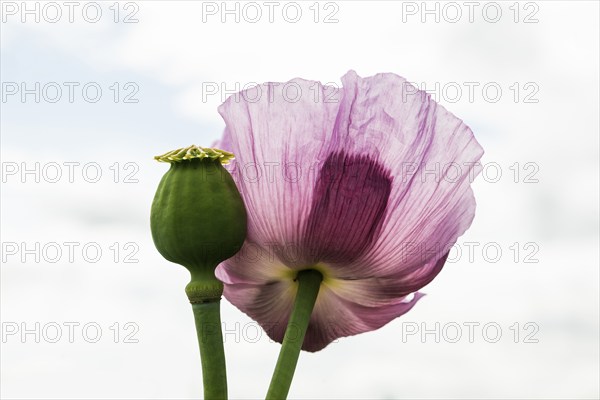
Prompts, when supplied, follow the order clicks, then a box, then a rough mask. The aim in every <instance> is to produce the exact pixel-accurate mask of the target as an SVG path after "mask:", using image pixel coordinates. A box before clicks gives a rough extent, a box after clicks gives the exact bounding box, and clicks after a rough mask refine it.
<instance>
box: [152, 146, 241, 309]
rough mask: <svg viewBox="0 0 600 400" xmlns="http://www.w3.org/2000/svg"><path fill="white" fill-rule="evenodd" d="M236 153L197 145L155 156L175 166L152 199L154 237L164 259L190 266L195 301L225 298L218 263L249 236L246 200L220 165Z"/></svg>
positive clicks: (190, 288) (188, 289) (188, 290)
mask: <svg viewBox="0 0 600 400" xmlns="http://www.w3.org/2000/svg"><path fill="white" fill-rule="evenodd" d="M232 158H233V154H231V153H228V152H226V151H223V150H217V149H207V148H201V147H196V146H190V147H187V148H184V149H179V150H174V151H171V152H169V153H166V154H164V155H162V156H157V157H155V159H156V160H158V161H162V162H168V163H170V164H171V168H170V169H169V171H167V173H166V174H165V175H164V176H163V178H162V180H161V181H160V183H159V185H158V189H157V191H156V195H155V196H154V201H153V202H152V212H151V217H150V226H151V230H152V239H153V240H154V245H155V246H156V248H157V249H158V251H159V252H160V254H161V255H162V256H163V257H164V258H166V259H167V260H169V261H172V262H174V263H177V264H181V265H183V266H184V267H186V268H187V269H188V270H189V271H190V273H191V275H192V280H191V282H190V283H189V284H188V286H187V287H186V293H187V294H188V297H189V299H190V301H191V302H192V303H202V302H208V301H214V300H217V299H219V298H220V297H221V294H222V293H223V285H222V283H221V282H219V281H218V280H217V279H216V278H215V276H214V271H215V268H216V266H217V265H218V264H219V263H220V262H222V261H224V260H226V259H228V258H230V257H232V256H233V255H235V254H236V253H237V252H238V251H239V250H240V248H241V247H242V244H243V243H244V240H245V238H246V224H247V216H246V209H245V207H244V202H243V200H242V197H241V196H240V193H239V192H238V190H237V187H236V185H235V182H234V181H233V178H232V177H231V175H230V174H229V172H227V170H225V168H223V166H222V164H227V163H228V162H229V161H230V160H231V159H232Z"/></svg>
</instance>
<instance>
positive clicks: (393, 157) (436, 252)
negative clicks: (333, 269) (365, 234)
mask: <svg viewBox="0 0 600 400" xmlns="http://www.w3.org/2000/svg"><path fill="white" fill-rule="evenodd" d="M342 81H343V83H344V91H343V98H342V101H341V104H340V109H339V114H338V117H337V120H336V125H335V128H334V136H333V139H332V143H334V144H336V145H337V146H340V149H343V151H345V152H346V153H349V154H362V155H363V156H368V157H370V158H372V159H374V160H377V161H378V162H379V163H381V164H382V165H383V166H385V167H386V168H389V169H390V173H391V175H392V176H393V183H392V188H391V193H390V196H389V200H388V204H387V208H386V216H385V219H384V221H383V225H382V228H381V230H380V231H379V232H378V235H377V237H376V240H375V241H374V243H373V245H372V246H371V247H370V248H369V249H368V251H366V252H365V253H363V256H362V257H360V258H358V259H357V260H356V261H354V262H352V263H351V264H350V265H342V266H340V268H344V269H345V270H346V273H347V274H352V275H354V276H355V277H356V278H360V277H370V276H386V275H396V274H398V273H405V274H409V273H412V272H414V271H415V270H416V269H418V268H421V267H423V266H424V265H426V264H428V263H429V262H431V261H435V260H438V259H440V258H441V257H442V256H443V255H444V254H445V253H446V252H447V251H448V249H449V248H450V247H451V246H452V244H454V243H455V242H456V239H457V238H458V237H459V236H460V235H462V234H463V233H464V232H465V230H466V229H467V228H468V227H469V226H470V224H471V221H472V220H473V217H474V214H475V199H474V197H473V193H472V191H471V188H470V183H471V181H472V179H473V178H474V177H475V175H476V174H477V173H478V172H479V169H480V168H479V167H478V165H477V163H478V161H479V159H480V158H481V156H482V154H483V150H482V148H481V146H480V145H479V143H477V141H476V140H475V138H474V136H473V133H472V132H471V130H470V129H469V128H468V127H467V126H466V125H465V124H464V123H463V122H462V121H461V120H460V119H458V118H457V117H455V116H454V115H452V114H451V113H450V112H448V111H447V110H446V109H445V108H443V107H442V106H440V105H439V104H437V103H436V102H435V101H433V100H432V99H431V98H430V97H429V95H427V94H426V93H424V92H422V91H418V90H417V89H416V88H414V87H413V86H412V85H410V84H409V83H408V82H407V81H406V80H405V79H404V78H401V77H399V76H397V75H394V74H379V75H376V76H373V77H370V78H365V79H362V78H360V77H358V76H357V75H356V74H355V73H354V72H352V71H351V72H349V73H348V74H346V75H345V76H344V77H343V78H342ZM428 171H429V172H428Z"/></svg>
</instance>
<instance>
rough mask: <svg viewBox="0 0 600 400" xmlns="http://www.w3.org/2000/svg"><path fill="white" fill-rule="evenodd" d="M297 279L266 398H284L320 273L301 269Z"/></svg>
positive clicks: (303, 335) (312, 306)
mask: <svg viewBox="0 0 600 400" xmlns="http://www.w3.org/2000/svg"><path fill="white" fill-rule="evenodd" d="M296 280H297V281H298V293H297V294H296V300H295V302H294V308H293V310H292V315H291V316H290V319H289V322H288V326H287V329H286V331H285V336H284V337H283V342H282V344H281V350H280V351H279V358H278V359H277V365H276V366H275V371H274V372H273V377H272V378H271V385H270V386H269V391H268V392H267V397H266V398H267V400H270V399H273V400H274V399H277V400H280V399H285V398H287V395H288V392H289V390H290V385H291V384H292V379H293V378H294V371H295V370H296V365H297V364H298V357H299V356H300V350H301V349H302V344H303V343H304V337H305V335H306V330H307V328H308V323H309V322H310V315H311V314H312V310H313V308H314V306H315V302H316V300H317V296H318V294H319V288H320V286H321V281H322V280H323V275H321V273H320V272H319V271H317V270H314V269H309V270H304V271H300V272H299V273H298V276H297V277H296Z"/></svg>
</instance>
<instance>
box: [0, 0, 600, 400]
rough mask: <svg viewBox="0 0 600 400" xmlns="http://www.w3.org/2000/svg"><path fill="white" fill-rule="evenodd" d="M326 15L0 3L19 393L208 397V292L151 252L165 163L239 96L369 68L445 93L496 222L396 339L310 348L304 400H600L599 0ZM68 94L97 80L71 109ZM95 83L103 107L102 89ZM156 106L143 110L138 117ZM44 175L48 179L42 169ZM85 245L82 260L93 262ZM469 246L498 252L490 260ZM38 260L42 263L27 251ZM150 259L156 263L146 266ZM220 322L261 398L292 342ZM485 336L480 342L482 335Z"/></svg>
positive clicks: (10, 394)
mask: <svg viewBox="0 0 600 400" xmlns="http://www.w3.org/2000/svg"><path fill="white" fill-rule="evenodd" d="M36 3H37V6H36V5H35V4H36ZM234 3H235V2H229V3H228V5H227V7H228V8H229V9H234V7H236V6H235V4H234ZM313 3H314V2H312V1H311V2H298V3H297V7H298V8H300V10H301V11H302V15H301V17H300V20H299V21H298V22H295V23H293V22H291V21H292V20H293V19H294V18H295V13H294V11H295V8H290V7H295V6H294V5H292V6H289V5H288V6H287V8H286V12H287V14H286V13H284V12H283V8H284V6H286V4H288V3H287V2H279V5H278V6H276V8H275V9H274V14H273V16H272V18H273V22H270V21H269V15H268V11H269V9H268V8H267V6H266V5H264V4H263V2H258V3H256V4H258V7H259V9H260V10H261V12H262V18H261V19H260V20H258V21H256V22H254V23H253V22H251V21H250V19H255V16H256V7H254V6H252V7H253V8H249V6H247V5H246V3H238V6H237V7H239V8H238V10H239V13H238V15H237V17H238V18H239V21H238V22H236V20H235V19H236V15H235V13H234V14H225V15H224V14H222V11H223V8H222V7H223V6H222V4H221V2H216V3H210V4H207V3H206V2H205V4H204V6H203V4H202V3H201V2H192V1H174V2H169V3H168V4H167V2H166V1H138V2H134V3H130V4H127V3H126V2H121V3H119V4H117V5H116V6H115V5H114V3H113V2H112V1H108V2H99V4H101V10H102V14H101V16H100V18H99V21H98V22H95V23H93V22H91V21H92V20H93V19H95V18H96V15H95V8H94V5H93V4H92V5H89V3H87V2H79V3H76V5H75V8H74V9H73V14H72V17H73V22H70V21H69V8H68V6H67V5H65V4H64V3H63V2H57V3H55V4H58V10H60V11H61V18H59V20H58V21H57V22H55V23H53V22H52V20H54V19H56V18H57V14H56V7H55V6H53V5H52V6H46V3H40V2H27V7H28V8H29V9H35V7H37V10H39V22H36V21H35V18H36V15H35V12H34V13H33V14H26V13H24V11H23V7H24V6H23V5H22V3H21V2H8V1H3V2H2V25H1V81H2V85H3V87H2V96H3V97H2V103H1V116H0V119H1V125H0V128H1V137H2V139H1V156H2V171H3V177H2V179H3V180H2V199H1V200H2V203H1V207H2V208H1V211H2V215H1V220H2V230H1V234H2V238H1V240H2V243H3V254H2V257H3V260H2V268H1V310H0V311H1V320H2V342H1V343H0V345H1V352H0V354H1V393H0V395H1V396H2V397H3V398H16V399H25V398H27V399H31V398H40V399H42V398H43V399H46V398H52V399H75V398H77V399H87V398H115V399H116V398H119V399H123V398H132V399H133V398H151V399H152V398H157V399H158V398H161V399H162V398H165V399H166V398H198V397H201V395H202V386H201V370H200V362H199V357H198V350H197V343H196V336H195V331H194V325H193V317H192V313H191V310H190V306H189V305H188V303H187V299H186V297H185V294H184V291H183V288H184V287H185V284H186V283H187V281H188V275H187V272H186V271H185V270H184V269H183V268H180V267H178V266H175V265H171V264H169V263H168V262H166V261H164V260H163V259H162V258H161V257H160V255H159V254H158V253H157V252H156V250H155V249H154V246H153V244H152V240H151V237H150V232H149V208H150V203H151V200H152V196H153V193H154V190H155V188H156V186H157V184H158V180H159V179H160V176H161V175H162V174H163V173H164V171H165V169H166V168H167V167H166V166H165V165H160V164H158V163H156V162H154V161H153V160H152V156H154V155H156V154H161V153H163V152H165V151H167V150H171V149H174V148H178V147H183V146H187V145H190V144H192V143H195V144H198V145H204V146H209V145H211V144H212V142H213V141H214V140H216V139H217V138H218V137H219V136H220V134H221V132H222V129H223V127H224V123H223V121H222V120H221V118H220V116H219V115H218V113H217V111H216V107H217V106H218V105H219V104H220V103H221V101H222V100H224V98H225V97H226V96H227V95H228V94H230V92H231V91H233V90H235V89H236V88H240V87H243V86H244V85H246V84H251V83H252V82H265V81H286V80H289V79H291V78H294V77H303V78H306V79H313V80H319V81H321V82H323V83H326V82H336V83H339V78H340V76H342V75H343V74H344V73H345V72H346V71H347V70H349V69H354V70H356V71H357V72H358V74H359V75H361V76H369V75H372V74H375V73H378V72H394V73H397V74H399V75H402V76H404V77H406V78H407V79H408V80H410V81H411V82H414V83H416V84H419V85H424V88H426V89H428V90H430V91H434V92H435V93H434V95H435V96H437V99H438V100H439V102H440V103H441V104H443V105H444V106H445V107H447V108H448V109H449V110H450V111H452V112H453V113H454V114H456V115H457V116H459V117H460V118H461V119H463V120H464V121H466V123H467V124H468V125H469V126H470V127H471V128H472V129H473V131H474V132H475V135H476V137H477V139H478V141H479V142H480V143H481V144H482V145H483V147H484V149H485V151H486V153H485V156H484V158H483V160H482V161H483V162H484V163H486V165H489V166H488V167H487V168H486V169H485V170H484V174H483V175H481V176H480V177H479V178H478V179H477V180H476V182H475V183H474V185H473V187H474V191H475V195H476V198H477V203H478V210H477V215H476V217H475V221H474V223H473V225H472V227H471V229H470V230H469V231H468V232H467V234H465V235H464V236H463V237H461V238H460V239H459V242H458V248H459V249H460V250H461V252H460V253H459V252H458V250H459V249H457V250H456V252H455V253H454V255H453V257H454V258H455V261H454V262H452V263H448V264H447V266H446V267H445V269H444V271H442V273H441V274H440V275H439V277H438V278H436V280H435V281H434V282H432V283H431V284H430V285H429V286H428V287H427V288H425V290H424V291H425V292H426V293H427V294H428V296H426V297H425V298H424V299H422V300H421V301H420V303H419V304H418V305H417V306H416V307H415V308H414V309H413V310H412V311H411V312H410V313H408V314H406V315H405V316H403V317H402V318H400V319H397V320H395V321H393V322H392V323H390V324H388V325H387V326H385V327H384V328H382V329H380V330H378V331H376V332H371V333H368V334H363V335H359V336H356V337H351V338H345V339H341V340H339V341H338V342H337V343H334V344H332V345H330V346H329V347H327V348H326V349H324V350H323V351H321V352H318V353H315V354H308V353H303V354H302V355H301V358H300V362H299V366H298V370H297V373H296V376H295V380H294V383H293V386H292V389H291V392H290V397H292V398H598V396H599V395H600V393H599V382H598V376H599V367H598V360H599V347H598V338H599V322H598V318H599V297H598V285H599V277H598V178H599V177H598V159H599V155H598V151H599V150H598V148H599V146H598V138H599V135H598V117H599V115H598V113H599V111H598V110H599V104H598V103H599V102H598V88H599V82H598V75H599V74H598V71H599V58H598V49H599V43H598V41H599V39H598V38H599V36H600V35H599V28H598V20H599V6H598V2H595V1H580V2H576V1H569V2H566V1H537V2H529V3H527V2H521V3H517V4H516V5H515V4H514V2H512V1H509V2H497V3H493V4H491V5H490V3H486V2H475V5H474V9H472V11H473V12H472V14H471V15H469V10H470V9H469V6H468V5H466V4H465V3H464V2H456V3H451V4H450V5H448V3H443V2H441V3H434V2H428V3H427V5H426V6H424V5H423V4H422V3H421V2H392V1H384V2H376V1H369V2H366V1H338V2H330V4H326V2H322V3H320V4H317V5H316V7H315V6H314V5H313ZM436 4H437V5H436ZM15 7H17V9H16V10H15ZM203 7H204V8H203ZM214 7H216V8H217V12H216V13H215V14H212V13H208V12H204V13H203V11H211V10H214ZM311 7H312V8H311ZM424 7H427V8H428V9H429V10H437V12H436V11H433V13H431V14H426V13H424ZM436 7H437V8H436ZM84 8H85V12H84ZM316 9H318V10H319V14H318V15H316V14H315V10H316ZM497 9H500V10H501V13H502V14H501V15H500V16H499V17H497V15H496V10H497ZM116 10H119V11H120V12H119V14H118V15H116V14H115V11H116ZM517 10H518V14H517ZM457 11H458V12H460V17H458V14H457ZM131 13H133V15H131V17H130V21H129V22H130V23H125V22H124V19H125V17H126V16H127V15H129V14H131ZM332 13H333V14H332ZM436 14H437V15H436ZM327 16H329V19H328V20H329V23H326V22H325V21H324V20H325V18H326V17H327ZM222 17H223V18H225V22H222V20H221V18H222ZM115 18H116V20H117V22H115ZM315 18H316V20H317V22H315ZM436 18H437V19H438V20H437V21H436ZM22 19H25V22H23V21H22ZM133 19H137V22H134V21H133ZM496 19H498V21H496V22H494V21H495V20H496ZM336 21H337V22H336ZM36 82H39V83H40V90H39V91H38V94H39V95H40V99H39V102H36V99H35V93H33V94H28V95H25V97H24V98H22V97H21V94H22V93H21V89H22V88H21V86H20V85H21V83H24V84H25V86H24V88H25V89H35V85H36ZM52 82H55V83H56V84H50V85H49V86H48V84H49V83H52ZM64 82H74V83H73V84H72V85H75V84H78V85H79V86H73V87H74V93H73V95H74V97H73V98H72V101H71V99H69V90H68V86H66V85H65V84H64ZM115 82H116V83H117V86H113V85H114V84H115ZM465 82H467V83H466V84H465ZM88 83H93V85H92V86H96V87H98V86H99V87H100V88H101V89H102V95H101V97H100V98H99V99H98V101H97V102H92V101H91V100H92V98H93V97H94V96H95V94H94V91H93V90H92V89H90V91H89V92H88V93H87V94H88V97H87V98H86V97H84V95H83V94H82V87H83V86H84V85H86V84H88ZM128 83H130V85H129V86H125V85H126V84H128ZM515 83H516V86H515ZM207 84H208V85H210V87H211V88H214V87H215V86H216V87H219V88H221V89H223V90H221V89H219V91H218V93H213V94H209V93H207V91H206V89H207ZM15 85H16V86H15ZM221 85H223V86H221ZM468 85H472V86H473V87H474V91H473V93H472V97H471V96H470V93H469V88H468ZM486 85H487V86H486ZM56 86H59V87H61V88H62V95H61V97H59V98H57V92H56V90H55V89H56ZM15 87H17V88H18V90H19V91H18V92H17V93H16V94H11V93H12V92H14V90H13V89H14V88H15ZM44 87H46V90H45V91H44ZM111 87H112V88H113V89H111ZM117 87H118V88H119V94H120V97H119V99H118V101H117V102H116V103H115V98H114V95H115V92H116V88H117ZM457 87H458V88H459V89H461V91H462V93H457V92H456V88H457ZM484 87H486V88H487V91H484V90H483V88H484ZM498 87H499V88H500V89H501V91H502V92H501V94H500V95H497V94H496V92H495V88H498ZM436 88H437V89H436ZM516 88H519V90H518V95H517V90H516ZM135 90H137V92H136V93H135V94H134V95H133V97H131V98H130V99H129V100H138V102H137V103H130V102H125V101H124V98H123V96H124V95H125V94H128V93H132V92H133V91H135ZM228 91H229V92H228ZM34 92H35V90H34ZM54 100H56V102H54V103H53V102H52V101H54ZM36 162H39V163H40V164H39V171H40V172H39V174H40V176H39V182H36V179H38V178H36V175H35V172H34V173H30V174H25V175H24V176H23V175H22V174H21V172H22V170H23V169H24V168H27V169H35V163H36ZM72 162H78V163H80V164H78V165H76V164H71V165H74V166H73V168H74V169H73V172H74V174H73V179H72V181H73V182H70V180H69V176H68V173H69V169H68V167H67V165H68V164H67V165H65V164H64V163H72ZM55 163H56V164H55ZM94 163H97V164H94ZM115 163H118V165H115ZM127 163H131V164H127ZM515 163H518V164H517V165H515ZM88 164H89V165H88ZM57 165H58V166H60V169H59V171H60V172H61V173H62V176H61V178H60V179H59V180H58V182H56V183H52V182H50V181H52V180H55V177H56V172H57V169H56V166H57ZM84 166H86V169H85V174H84V171H83V170H84V168H83V167H84ZM98 166H99V167H100V169H101V172H102V176H101V177H100V179H99V181H98V182H96V183H92V182H89V181H91V180H94V178H95V173H96V168H97V167H98ZM511 166H512V169H511ZM111 167H112V169H111ZM14 168H18V170H16V173H15V174H14V175H13V174H11V171H15V170H14ZM498 170H499V171H500V172H501V173H502V176H501V177H499V178H496V173H497V171H498ZM115 171H119V174H118V176H117V175H115ZM516 171H519V174H518V175H517V174H516ZM128 174H131V175H128ZM115 181H117V182H115ZM132 181H133V182H132ZM135 181H137V183H136V182H135ZM65 242H76V243H77V245H73V246H74V247H73V248H74V253H73V259H72V260H70V259H69V254H68V247H66V246H67V245H64V243H65ZM466 242H476V243H477V245H476V246H475V245H473V246H475V247H474V251H473V253H472V256H471V255H470V254H469V251H468V250H469V247H468V246H469V244H466ZM36 243H39V246H40V252H38V253H37V255H38V256H39V257H40V259H39V260H36V259H35V256H36V254H28V253H26V252H24V251H23V249H24V247H25V248H28V249H35V246H36ZM49 243H50V244H49ZM52 243H57V244H58V245H54V244H52ZM114 243H117V247H118V248H119V249H120V251H119V252H118V254H117V253H116V251H115V249H116V247H114ZM128 243H129V245H127V244H128ZM489 243H492V244H491V245H488V246H487V247H486V249H487V251H482V249H483V247H484V245H486V244H489ZM515 243H517V245H516V247H515ZM86 244H88V246H87V247H86V249H87V250H88V251H89V252H88V253H86V254H82V249H83V247H84V246H85V245H86ZM11 246H12V247H11ZM15 246H17V247H16V249H17V250H16V254H13V253H15ZM57 246H58V247H59V248H60V249H61V250H62V257H60V258H59V259H57V260H56V262H51V261H54V260H53V259H55V258H57V253H56V248H57ZM111 246H112V247H111ZM125 246H128V247H125ZM96 247H99V248H100V249H101V250H102V255H101V256H100V257H99V260H98V261H97V262H92V261H94V260H93V258H95V253H94V251H93V250H94V248H96ZM44 248H45V249H46V252H45V253H44V252H43V251H42V250H43V249H44ZM498 248H499V249H500V250H501V251H502V253H501V254H500V255H498V256H497V255H496V252H495V250H496V249H498ZM517 248H518V249H519V251H518V253H517V251H516V249H517ZM132 252H135V254H134V255H133V257H132V258H131V259H129V260H128V261H136V260H137V262H125V261H127V259H126V258H125V257H126V256H127V255H128V254H130V253H132ZM34 253H35V251H34ZM84 256H85V257H84ZM22 257H24V260H23V259H22ZM86 257H87V259H86ZM115 257H116V259H115ZM223 319H224V321H225V324H226V326H225V330H226V332H225V335H226V343H225V347H226V349H225V350H226V353H227V362H228V372H229V386H230V394H231V397H232V398H261V397H262V396H264V394H265V393H266V388H267V386H268V382H269V379H270V375H271V372H272V368H273V367H274V364H275V360H276V357H277V352H278V349H279V345H278V344H275V343H271V342H270V341H269V340H268V338H267V337H266V335H265V334H264V333H263V332H261V331H260V330H259V329H258V327H257V325H256V324H255V323H253V322H252V321H251V320H249V319H248V318H247V317H246V316H245V315H244V314H242V313H241V312H239V311H238V310H237V309H236V308H235V307H233V306H232V305H230V304H229V303H227V302H226V301H225V302H224V304H223ZM128 322H130V323H132V324H130V325H125V324H126V323H128ZM36 323H37V324H39V328H36ZM70 323H73V324H79V325H73V324H72V326H73V337H72V338H69V328H68V326H69V324H70ZM115 323H118V324H119V325H118V327H117V325H114V324H115ZM436 323H439V325H436ZM469 323H474V324H479V325H477V326H475V327H474V332H473V335H472V337H471V338H470V337H469V336H470V335H469V329H468V325H465V324H469ZM515 323H517V324H518V325H515ZM528 323H529V324H528ZM85 324H88V325H87V330H86V331H85V332H84V331H83V327H84V325H85ZM485 324H488V325H486V326H487V328H486V330H484V329H483V326H484V325H485ZM526 324H528V325H526ZM438 326H439V327H438ZM457 326H458V327H460V328H461V334H462V336H460V337H458V338H457V337H456V334H457V331H456V327H457ZM57 327H59V328H60V332H61V333H62V336H61V337H59V338H57V337H56V334H57V329H56V328H57ZM97 327H100V329H101V330H102V333H101V336H100V337H99V338H98V340H97V342H95V343H90V342H92V341H93V339H95V336H96V328H97ZM111 327H112V328H111ZM498 327H499V328H500V329H501V334H500V336H499V337H497V338H496V336H497V332H496V329H497V328H498ZM24 329H28V330H29V331H30V333H26V334H25V335H23V333H24V332H23V330H24ZM414 329H418V332H416V333H415V334H411V335H409V334H408V333H410V332H411V331H413V330H414ZM423 329H427V330H429V331H431V332H430V333H428V334H425V335H424V336H423V335H422V333H423ZM15 330H16V331H15ZM36 331H37V335H38V337H36ZM436 331H437V332H438V336H439V338H437V339H436V334H435V332H436ZM115 332H119V336H118V337H115ZM516 332H518V333H519V335H518V337H516V336H515V333H516ZM127 334H132V336H130V337H128V338H126V335H127ZM528 335H529V336H528ZM71 339H72V340H71ZM470 339H472V340H470ZM37 341H39V343H38V342H37ZM53 341H55V342H56V343H52V342H53ZM115 341H116V342H117V343H115ZM136 341H137V343H136ZM453 341H455V342H456V343H452V342H453ZM494 341H495V343H492V342H494ZM128 342H133V343H128Z"/></svg>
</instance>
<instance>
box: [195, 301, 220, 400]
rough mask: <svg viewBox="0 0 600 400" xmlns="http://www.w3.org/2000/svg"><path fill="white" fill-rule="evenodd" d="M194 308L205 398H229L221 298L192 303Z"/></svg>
mask: <svg viewBox="0 0 600 400" xmlns="http://www.w3.org/2000/svg"><path fill="white" fill-rule="evenodd" d="M192 310H193V311H194V320H195V322H196V332H197V334H198V344H199V345H200V359H201V362H202V381H203V382H204V398H205V399H207V400H224V399H227V372H226V368H225V351H224V349H223V333H222V332H221V300H213V301H210V302H206V303H192Z"/></svg>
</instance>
